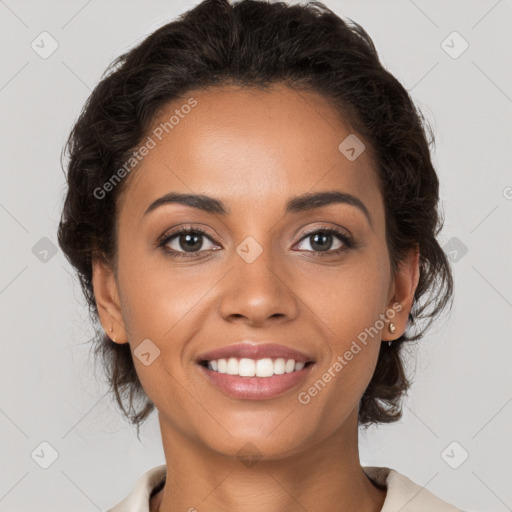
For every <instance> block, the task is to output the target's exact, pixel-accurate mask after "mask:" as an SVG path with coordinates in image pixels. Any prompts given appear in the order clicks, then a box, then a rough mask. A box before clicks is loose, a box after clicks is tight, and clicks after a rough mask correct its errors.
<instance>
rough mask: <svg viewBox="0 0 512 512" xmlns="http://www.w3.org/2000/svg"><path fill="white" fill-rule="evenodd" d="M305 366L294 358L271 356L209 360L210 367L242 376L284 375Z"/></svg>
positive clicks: (217, 370) (220, 371)
mask: <svg viewBox="0 0 512 512" xmlns="http://www.w3.org/2000/svg"><path fill="white" fill-rule="evenodd" d="M304 366H305V363H303V362H295V360H294V359H288V360H286V359H284V358H282V357H280V358H278V359H275V360H274V359H271V358H270V357H267V358H264V359H258V360H255V359H249V358H246V357H242V358H241V359H237V358H236V357H230V358H229V359H218V360H215V361H208V369H210V370H213V371H214V372H219V373H226V374H228V375H239V376H240V377H272V375H283V374H284V373H292V372H296V371H299V370H302V368H304Z"/></svg>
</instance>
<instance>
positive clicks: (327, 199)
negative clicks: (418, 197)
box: [143, 190, 373, 225]
mask: <svg viewBox="0 0 512 512" xmlns="http://www.w3.org/2000/svg"><path fill="white" fill-rule="evenodd" d="M335 203H344V204H349V205H351V206H355V207H356V208H358V209H359V210H360V211H361V212H362V213H363V214H364V215H365V217H366V218H367V220H368V222H369V224H370V225H373V223H372V217H371V215H370V212H369V211H368V208H366V206H365V205H364V203H363V202H362V201H361V200H360V199H358V198H357V197H356V196H353V195H352V194H347V193H345V192H340V191H338V190H326V191H323V192H313V193H307V194H303V195H300V196H297V197H294V198H293V199H290V200H289V201H288V202H287V203H286V207H285V213H286V214H289V213H299V212H304V211H309V210H313V209H314V208H320V207H322V206H327V205H330V204H335ZM166 204H182V205H185V206H189V207H191V208H197V209H198V210H202V211H204V212H207V213H215V214H218V215H229V214H230V210H229V208H227V207H226V206H225V205H224V203H223V202H222V201H220V200H218V199H215V198H214V197H209V196H205V195H201V194H199V195H197V194H181V193H178V192H170V193H168V194H165V195H164V196H162V197H159V198H158V199H156V200H155V201H153V202H152V203H151V204H150V205H149V206H148V207H147V209H146V211H145V212H144V214H143V215H147V214H148V213H150V212H152V211H153V210H156V209H157V208H159V207H160V206H163V205H166Z"/></svg>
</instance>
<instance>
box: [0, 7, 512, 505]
mask: <svg viewBox="0 0 512 512" xmlns="http://www.w3.org/2000/svg"><path fill="white" fill-rule="evenodd" d="M197 3H198V2H195V1H194V2H191V1H190V0H186V1H184V0H182V1H176V2H171V1H169V0H165V1H164V0H159V1H156V0H153V1H149V2H140V1H138V2H136V1H126V0H123V1H121V0H115V1H114V0H111V1H110V2H99V1H91V0H89V1H87V0H73V1H68V2H57V1H55V0H53V1H46V2H35V1H32V2H28V1H22V0H17V1H14V0H5V1H0V38H1V46H0V52H1V60H0V62H1V69H0V105H1V119H2V122H1V125H0V130H1V131H0V144H1V155H2V160H1V169H2V181H1V188H0V222H1V229H2V233H1V234H2V241H3V243H2V244H1V253H2V264H1V273H0V312H1V313H0V314H1V323H0V325H1V335H2V342H1V343H2V345H1V348H2V350H1V355H2V357H1V358H0V386H1V387H0V390H1V394H0V439H1V462H0V464H1V466H0V472H1V478H0V510H2V511H3V512H21V511H23V512H30V511H36V510H37V511H38V512H49V511H52V512H64V511H70V510H73V511H95V510H104V509H106V508H107V507H109V506H113V505H114V504H115V503H117V502H118V501H120V500H121V499H122V498H123V497H124V496H125V495H126V494H127V493H128V492H129V491H130V489H131V487H132V485H133V482H134V481H135V479H136V478H138V477H139V476H140V475H141V474H142V473H143V472H145V471H146V470H148V469H149V468H151V467H153V466H155V465H158V464H163V463H165V459H164V456H163V450H162V445H161V439H160V432H159V428H158V422H157V415H156V411H155V413H153V414H152V416H151V417H150V418H149V420H148V421H147V423H146V424H145V426H144V427H143V428H142V430H141V440H142V443H141V442H139V441H138V439H137V437H136V434H135V430H134V429H133V428H132V427H130V426H129V425H128V424H127V423H126V422H125V421H124V420H123V419H122V417H121V414H120V412H118V410H117V408H116V406H115V404H114V403H113V402H112V401H111V400H110V398H109V396H108V395H106V389H107V387H106V384H105V382H104V378H103V374H102V371H101V367H100V366H99V365H98V366H97V367H96V369H95V367H94V360H93V357H92V355H91V354H90V344H89V343H88V342H87V341H88V340H89V338H90V337H91V335H92V334H93V328H92V326H91V325H90V323H89V319H88V316H87V309H86V307H85V301H84V299H83V297H82V294H81V290H80V287H79V284H78V281H77V279H76V278H75V277H74V273H73V271H72V269H71V267H70V266H69V264H68V263H67V261H66V259H65V258H64V256H63V254H62V252H61V251H60V249H59V248H58V246H57V238H56V230H57V226H58V221H59V217H60V211H61V207H62V201H63V198H64V191H65V188H64V175H63V173H62V170H61V167H60V153H61V149H62V147H63V145H64V143H65V141H66V138H67V135H68V133H69V130H70V129H71V127H72V124H73V123H74V121H75V120H76V118H77V116H78V114H79V112H80V110H81V108H82V106H83V104H84V102H85V100H86V99H87V97H88V95H89V94H90V92H91V90H92V89H93V88H94V86H95V85H96V84H97V82H98V81H99V80H100V77H101V74H102V73H103V72H104V70H105V69H106V67H107V65H108V64H109V63H110V62H111V61H112V60H113V59H114V58H115V57H116V56H118V55H119V54H120V53H122V52H124V51H125V50H127V49H129V48H131V47H132V46H133V45H134V44H135V43H136V42H139V41H140V40H141V39H142V38H144V37H145V36H146V35H149V34H150V33H151V32H153V31H154V30H155V29H157V28H158V27H160V26H161V25H163V24H164V23H166V22H168V21H171V20H172V19H174V18H175V16H176V15H178V14H181V13H182V12H184V11H185V10H188V9H190V8H191V7H193V6H194V5H196V4H197ZM324 3H325V4H326V5H327V6H328V7H330V8H331V9H333V10H334V11H335V12H336V13H337V14H338V15H340V16H342V17H348V18H351V19H353V20H355V21H356V22H358V23H360V24H361V25H362V26H363V27H364V28H365V29H366V30H367V32H368V33H369V34H370V36H371V37H372V38H373V41H374V43H375V45H376V47H377V50H378V52H379V56H380V58H381V60H382V62H383V64H384V66H385V67H386V68H387V69H389V71H390V72H391V73H393V74H394V75H395V76H396V77H397V78H398V79H399V80H400V81H401V82H402V84H403V85H404V87H405V88H406V89H407V90H408V91H409V92H410V94H411V95H412V97H413V100H414V101H415V102H416V104H417V105H418V106H419V107H420V109H421V110H422V111H423V113H424V115H425V116H426V118H427V119H428V121H429V122H430V123H431V125H432V127H433V129H434V132H435V135H436V149H435V151H434V153H433V159H434V164H435V167H436V169H437V171H438V174H439V178H440V182H441V198H442V203H443V212H444V214H445V227H444V229H443V231H442V235H441V244H442V245H443V247H444V248H445V250H446V251H447V253H449V254H450V257H451V258H452V261H453V271H454V278H455V301H454V306H453V310H452V313H451V315H450V316H447V315H445V316H443V317H442V319H441V320H440V321H439V322H438V323H437V324H435V325H434V326H433V328H432V329H431V331H430V332H429V333H428V334H427V335H426V337H425V338H424V339H422V340H421V341H420V342H419V343H418V344H417V345H416V347H415V349H414V350H412V352H411V356H410V361H409V368H410V370H411V371H413V372H414V375H415V376H414V382H413V385H412V388H411V390H410V392H409V395H408V396H407V397H406V400H405V404H404V415H403V419H402V420H401V421H400V422H398V423H395V424H391V425H387V426H379V427H378V428H375V427H372V428H370V430H368V431H367V432H366V433H361V436H360V453H361V462H362V464H363V465H377V466H388V467H392V468H394V469H396V470H398V471H400V472H402V473H404V474H405V475H407V476H408V477H409V478H411V479H412V480H414V481H415V482H417V483H418V484H420V485H421V486H425V487H426V488H427V489H428V490H430V491H431V492H433V493H434V494H437V495H438V496H439V497H441V498H443V499H445V500H446V501H449V502H451V503H453V504H454V505H456V506H458V507H460V508H462V509H464V510H466V511H487V510H494V511H498V512H501V511H503V512H505V511H506V510H512V487H511V485H510V482H512V468H511V464H510V460H511V454H512V437H511V436H510V427H511V417H512V386H511V379H512V377H511V375H512V373H511V372H510V370H509V367H510V362H511V354H512V344H511V343H510V332H511V329H512V315H511V313H512V291H511V290H512V276H511V272H510V261H512V243H511V236H510V234H511V233H510V225H511V223H510V219H511V211H512V175H511V172H510V169H511V163H512V162H511V150H510V147H511V146H510V136H511V125H512V116H511V112H512V76H511V67H510V62H511V48H512V36H511V32H510V30H509V28H510V26H511V24H512V5H511V2H510V1H508V0H499V1H495V0H493V1H467V0H464V1H462V0H458V1H452V2H443V1H440V0H438V1H430V2H427V1H426V0H414V1H412V0H400V1H394V2H391V1H388V2H379V1H366V2H361V1H357V0H353V1H348V0H347V1H345V0H326V1H325V2H324ZM41 39H43V40H44V44H42V43H41V42H40V41H41ZM66 162H67V160H66Z"/></svg>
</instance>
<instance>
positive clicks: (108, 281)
mask: <svg viewBox="0 0 512 512" xmlns="http://www.w3.org/2000/svg"><path fill="white" fill-rule="evenodd" d="M92 285H93V290H94V298H95V300H96V305H97V307H98V313H99V316H100V321H101V325H102V326H103V329H104V330H105V332H106V333H107V335H108V336H109V337H110V339H111V340H112V341H113V342H115V343H119V344H123V343H127V342H128V336H127V333H126V329H125V325H124V320H123V315H122V310H121V303H120V300H119V293H118V291H117V283H116V279H115V276H114V272H113V271H112V269H111V268H110V267H109V266H108V265H107V264H106V263H105V262H104V261H102V260H101V259H99V258H95V259H93V262H92Z"/></svg>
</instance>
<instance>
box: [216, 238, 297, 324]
mask: <svg viewBox="0 0 512 512" xmlns="http://www.w3.org/2000/svg"><path fill="white" fill-rule="evenodd" d="M271 246H272V243H271V242H270V240H269V239H268V237H267V238H266V243H265V246H263V245H260V243H259V242H258V241H257V240H256V239H255V238H253V237H247V238H246V239H244V240H243V241H242V242H241V243H240V244H239V245H238V246H237V247H236V254H234V255H233V268H232V271H231V272H230V277H229V280H228V283H227V285H226V287H225V288H224V292H223V297H222V305H221V311H222V314H223V316H224V317H226V318H227V317H229V316H232V315H235V316H240V315H241V316H244V317H246V318H247V319H248V320H250V321H251V322H262V321H264V320H265V319H266V318H269V317H271V316H276V315H278V316H286V317H293V316H294V315H295V314H296V301H295V297H294V295H293V293H292V291H291V286H290V285H289V284H288V283H287V282H286V277H284V274H285V273H286V272H283V268H282V265H280V264H279V263H278V261H279V255H277V254H273V252H272V248H271Z"/></svg>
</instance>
